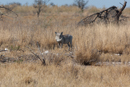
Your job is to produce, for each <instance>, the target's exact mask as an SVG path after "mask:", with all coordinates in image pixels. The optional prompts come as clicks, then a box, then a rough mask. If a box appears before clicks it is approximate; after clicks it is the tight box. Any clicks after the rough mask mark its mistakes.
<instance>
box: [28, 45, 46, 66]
mask: <svg viewBox="0 0 130 87" xmlns="http://www.w3.org/2000/svg"><path fill="white" fill-rule="evenodd" d="M26 47H27V48H28V49H29V51H30V52H31V53H32V54H34V55H35V56H36V57H37V58H38V59H40V61H41V62H42V64H43V65H46V64H45V60H44V59H43V60H42V59H41V58H40V57H39V56H38V55H37V54H36V53H34V52H33V50H32V49H31V48H30V47H28V46H26Z"/></svg>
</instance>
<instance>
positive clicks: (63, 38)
mask: <svg viewBox="0 0 130 87" xmlns="http://www.w3.org/2000/svg"><path fill="white" fill-rule="evenodd" d="M55 35H56V37H55V39H56V41H57V42H58V44H59V47H62V46H63V44H67V45H68V50H70V47H71V49H72V38H73V37H72V36H71V35H69V34H66V35H63V32H61V33H57V32H55Z"/></svg>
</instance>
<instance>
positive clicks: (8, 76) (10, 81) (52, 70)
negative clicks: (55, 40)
mask: <svg viewBox="0 0 130 87" xmlns="http://www.w3.org/2000/svg"><path fill="white" fill-rule="evenodd" d="M0 69H1V73H0V86H1V87H7V86H10V87H17V86H19V87H23V86H24V87H46V86H49V87H61V86H63V87H66V86H67V87H72V86H74V87H79V86H82V87H85V86H86V85H87V86H88V87H92V86H94V87H99V86H100V87H104V86H105V87H110V86H111V87H119V86H125V87H129V85H130V84H129V81H130V77H129V75H130V67H128V66H100V67H95V66H87V67H86V66H80V65H74V64H73V63H71V62H70V63H68V64H66V65H63V66H55V65H49V66H41V65H40V64H38V63H36V64H32V63H27V64H23V63H22V64H18V63H13V64H6V65H1V66H0Z"/></svg>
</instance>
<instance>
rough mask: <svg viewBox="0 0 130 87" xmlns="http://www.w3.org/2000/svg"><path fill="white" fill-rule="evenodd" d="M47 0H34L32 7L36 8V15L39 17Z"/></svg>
mask: <svg viewBox="0 0 130 87" xmlns="http://www.w3.org/2000/svg"><path fill="white" fill-rule="evenodd" d="M48 2H49V0H35V1H34V5H33V7H34V8H36V9H37V11H36V12H37V17H39V15H40V13H41V11H43V10H45V7H46V5H47V3H48Z"/></svg>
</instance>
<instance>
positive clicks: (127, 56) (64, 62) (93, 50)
mask: <svg viewBox="0 0 130 87" xmlns="http://www.w3.org/2000/svg"><path fill="white" fill-rule="evenodd" d="M46 9H47V11H46V12H42V13H41V15H40V17H39V18H37V16H36V14H35V13H34V11H35V9H34V8H32V7H31V6H30V7H29V6H22V7H21V6H20V7H17V8H15V9H14V11H15V12H17V13H18V14H19V16H18V18H11V17H4V18H3V21H0V26H1V27H0V50H2V49H5V48H8V49H9V50H10V51H8V52H1V53H0V55H4V56H5V57H14V58H18V56H23V55H29V54H30V52H29V50H28V49H27V48H26V46H29V47H30V48H31V49H33V51H34V52H35V53H37V54H39V52H38V49H37V45H36V43H39V44H40V49H41V52H44V51H45V50H49V52H52V53H55V54H56V53H59V54H64V53H69V52H68V51H66V50H67V45H64V46H63V48H62V49H60V48H57V42H56V41H55V32H56V31H57V32H63V34H71V35H72V36H73V50H72V52H73V54H74V58H71V57H67V56H65V55H59V56H56V55H51V54H49V55H45V56H44V57H45V58H46V63H47V65H46V66H42V65H41V63H40V62H39V61H36V62H34V63H33V62H31V63H28V62H27V63H25V62H15V63H0V71H1V73H0V87H7V86H10V87H26V86H27V87H44V86H45V87H46V86H49V87H61V86H63V87H66V86H67V87H72V86H74V87H81V86H82V87H86V86H88V87H110V86H111V87H119V86H125V87H129V85H130V84H129V81H130V77H129V76H130V68H129V66H128V65H124V64H122V65H116V66H112V65H111V66H104V65H103V66H84V65H88V64H90V65H94V64H95V63H97V62H106V61H107V62H114V61H115V62H122V63H126V62H129V61H130V50H129V49H130V44H129V43H130V30H129V28H130V25H129V22H128V23H127V24H126V25H120V26H117V25H114V24H109V25H107V26H106V25H104V24H98V25H97V24H95V25H93V26H87V27H76V25H75V23H77V22H78V21H79V20H80V19H81V18H83V17H84V16H85V15H88V14H91V13H93V12H94V11H97V10H99V9H97V8H95V7H93V8H89V10H85V12H84V13H83V14H82V13H78V12H79V11H80V9H78V8H76V7H73V6H72V7H64V6H62V7H57V6H55V7H49V6H48V7H47V8H46ZM91 9H92V10H91ZM128 9H129V8H128ZM125 13H126V14H127V11H125ZM128 14H129V12H128ZM115 54H122V55H121V56H118V55H115Z"/></svg>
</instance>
